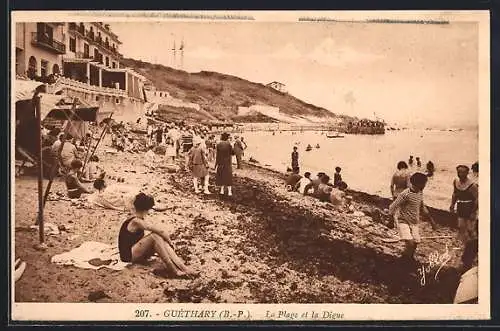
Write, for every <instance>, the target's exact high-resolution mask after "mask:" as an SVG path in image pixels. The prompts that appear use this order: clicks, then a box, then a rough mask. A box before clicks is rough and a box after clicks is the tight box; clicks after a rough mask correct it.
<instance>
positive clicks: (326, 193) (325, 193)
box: [314, 175, 333, 202]
mask: <svg viewBox="0 0 500 331" xmlns="http://www.w3.org/2000/svg"><path fill="white" fill-rule="evenodd" d="M320 181H321V182H320V184H319V185H318V190H317V192H315V193H314V195H315V196H316V197H317V198H318V199H320V200H321V201H325V202H326V201H330V194H331V192H332V190H333V187H332V185H330V176H328V175H324V176H322V177H321V178H320Z"/></svg>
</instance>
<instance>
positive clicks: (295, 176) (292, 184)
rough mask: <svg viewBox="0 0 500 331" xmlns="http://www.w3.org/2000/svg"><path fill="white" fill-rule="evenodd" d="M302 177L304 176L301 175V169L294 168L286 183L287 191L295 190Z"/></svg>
mask: <svg viewBox="0 0 500 331" xmlns="http://www.w3.org/2000/svg"><path fill="white" fill-rule="evenodd" d="M301 178H302V176H301V175H299V170H298V169H294V170H293V171H292V173H291V174H289V175H288V177H287V178H286V180H285V185H286V189H287V191H295V190H296V188H297V184H298V183H299V181H300V179H301Z"/></svg>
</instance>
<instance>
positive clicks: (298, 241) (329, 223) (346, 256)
mask: <svg viewBox="0 0 500 331" xmlns="http://www.w3.org/2000/svg"><path fill="white" fill-rule="evenodd" d="M103 148H104V149H105V148H107V147H103ZM101 154H102V155H99V156H100V158H101V165H102V166H103V167H104V168H105V169H106V170H107V172H108V174H109V175H113V174H120V176H121V177H124V178H125V184H133V185H136V186H139V187H143V188H144V190H146V191H147V192H150V193H152V194H153V195H154V196H155V199H156V201H158V202H159V203H161V204H163V205H165V206H166V207H167V209H166V210H165V211H162V212H152V213H151V214H150V216H149V217H151V219H153V220H154V221H156V222H162V223H164V224H166V225H167V226H168V227H169V229H171V233H172V234H171V237H172V239H173V241H174V243H175V245H176V246H177V253H178V254H179V256H181V257H182V258H183V259H184V260H185V261H186V263H187V264H188V265H190V266H192V267H193V268H195V269H197V270H199V271H201V275H200V277H199V278H197V279H195V280H183V279H170V278H162V277H159V276H156V275H154V274H153V273H152V270H153V269H154V268H160V267H161V261H160V260H159V259H156V260H154V261H152V262H151V263H150V265H144V266H142V265H133V266H131V267H127V268H126V269H125V270H122V271H113V270H109V269H106V268H103V269H100V270H84V269H78V268H76V267H72V266H60V265H56V264H53V263H51V262H50V259H51V257H52V256H53V255H55V254H60V253H63V252H67V251H69V250H71V249H73V248H76V247H78V246H79V245H80V244H81V243H83V242H85V241H97V242H102V243H106V244H111V245H116V244H117V236H118V231H119V227H120V225H121V223H122V222H123V221H124V219H125V218H126V216H127V215H126V213H124V212H119V211H113V210H105V209H102V208H99V207H95V206H94V207H93V208H92V209H88V208H86V207H85V206H84V204H83V203H81V202H78V201H68V199H62V198H57V192H60V193H65V187H64V182H63V180H62V179H60V178H59V179H58V180H57V181H56V182H55V183H54V185H53V188H52V192H53V193H54V194H53V195H52V196H53V197H56V199H55V200H51V201H48V203H47V205H46V208H45V221H46V222H50V223H54V224H56V225H58V226H59V227H60V228H61V229H63V231H61V233H60V234H59V235H48V236H46V243H47V244H48V249H47V250H46V251H38V250H36V249H35V248H34V245H35V244H36V243H37V242H38V233H37V231H34V230H30V229H29V226H30V225H33V224H34V220H35V218H36V212H37V196H36V194H37V193H36V192H37V186H36V178H35V177H29V176H23V177H18V178H16V181H15V257H16V258H21V259H22V260H24V261H26V262H27V268H26V271H25V273H24V275H23V276H22V278H21V279H20V280H19V281H18V282H17V283H16V288H15V301H16V302H89V301H91V299H89V294H91V293H92V292H96V291H103V293H104V294H105V296H104V297H103V298H101V299H99V302H148V303H156V302H195V303H196V302H205V303H208V302H228V303H451V302H452V301H453V296H454V294H455V290H456V287H457V284H458V279H459V271H458V270H457V268H458V266H459V264H460V253H461V250H458V249H454V248H459V247H461V246H460V244H459V243H458V241H457V240H456V239H455V236H456V230H455V229H453V228H450V227H449V226H448V225H447V224H446V222H440V219H439V218H438V219H436V221H437V222H438V223H442V224H441V225H440V227H439V229H438V230H437V231H433V230H432V229H431V226H430V224H428V223H426V222H425V223H423V224H422V225H421V226H422V233H423V235H424V236H436V235H450V236H453V238H452V239H450V238H446V239H432V240H424V241H423V242H422V243H421V244H420V245H419V247H418V249H417V259H418V260H419V261H420V262H421V263H422V264H424V263H426V262H427V261H428V258H429V256H430V255H431V253H438V254H443V253H445V250H446V249H448V250H449V254H450V260H449V261H447V262H446V263H445V264H444V265H443V266H442V268H441V269H440V270H439V272H438V275H437V280H435V279H434V276H435V273H436V269H437V268H438V267H439V266H438V267H436V268H435V269H432V270H430V271H429V273H428V274H427V275H426V281H425V285H422V283H421V280H422V277H421V275H418V274H417V275H415V274H414V270H413V274H412V270H408V269H405V268H404V267H400V265H399V264H397V263H396V260H397V258H398V257H399V255H400V254H401V251H402V249H403V243H402V242H398V243H386V242H384V241H383V239H384V238H387V237H388V236H390V235H391V234H392V233H394V232H391V231H392V230H389V229H388V228H387V227H386V226H385V225H384V224H382V223H383V222H381V220H380V219H378V218H377V217H375V215H376V213H373V210H374V207H375V206H374V204H372V203H371V202H370V201H367V200H366V199H364V198H363V196H362V195H355V194H354V195H353V197H354V201H353V206H354V212H349V213H347V212H339V211H337V210H335V209H334V208H332V205H330V204H328V203H323V202H320V201H318V200H316V199H314V198H312V197H304V196H302V195H300V194H298V193H290V192H287V191H286V190H285V188H284V185H283V178H284V175H282V174H280V173H278V172H275V171H272V170H268V169H263V168H260V167H257V166H255V165H251V164H245V166H244V168H243V169H242V170H235V178H234V181H235V183H234V192H233V193H234V196H233V197H225V196H219V195H218V194H211V195H200V194H198V195H197V194H195V193H194V192H193V190H192V181H191V177H190V175H189V173H187V172H178V173H166V171H164V170H163V169H160V168H157V169H150V168H147V167H146V166H145V164H144V160H143V154H128V153H118V154H104V153H102V151H101ZM210 177H211V178H210V182H211V184H212V183H213V180H214V174H213V173H211V176H210ZM110 182H111V180H110ZM44 184H45V185H46V181H45V182H44ZM211 191H212V192H214V191H216V190H215V188H214V187H213V186H211ZM361 212H362V213H363V214H361ZM370 214H371V216H370ZM363 215H364V216H363ZM92 300H93V299H92Z"/></svg>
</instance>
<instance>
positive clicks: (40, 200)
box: [33, 90, 45, 245]
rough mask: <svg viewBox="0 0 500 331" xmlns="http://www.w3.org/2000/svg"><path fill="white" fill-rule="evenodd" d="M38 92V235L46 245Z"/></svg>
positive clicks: (41, 242) (36, 108) (36, 97)
mask: <svg viewBox="0 0 500 331" xmlns="http://www.w3.org/2000/svg"><path fill="white" fill-rule="evenodd" d="M39 93H40V92H39V91H38V90H37V91H36V92H35V94H34V95H33V103H34V106H35V115H36V125H37V130H38V219H37V223H38V235H39V241H40V245H42V244H43V243H44V237H45V236H44V231H43V230H44V227H43V223H44V222H43V173H42V171H43V165H42V161H43V160H42V114H41V108H42V107H41V105H40V96H39Z"/></svg>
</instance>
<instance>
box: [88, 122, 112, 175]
mask: <svg viewBox="0 0 500 331" xmlns="http://www.w3.org/2000/svg"><path fill="white" fill-rule="evenodd" d="M111 116H113V113H111V114H109V117H108V119H109V120H111ZM109 120H108V121H106V126H105V127H104V129H102V132H101V136H100V137H99V140H98V141H97V143H96V145H95V147H94V149H93V150H92V153H90V156H89V160H90V158H91V157H92V156H93V155H94V153H95V151H96V150H97V147H98V146H99V144H100V143H101V140H102V138H104V136H105V135H106V132H107V131H108V127H109ZM86 163H87V160H85V164H84V165H83V169H85V165H86Z"/></svg>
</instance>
